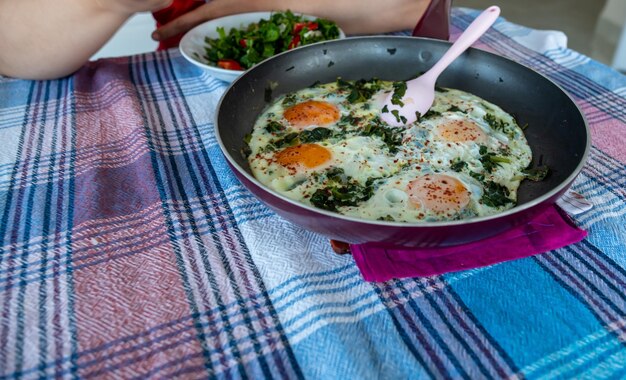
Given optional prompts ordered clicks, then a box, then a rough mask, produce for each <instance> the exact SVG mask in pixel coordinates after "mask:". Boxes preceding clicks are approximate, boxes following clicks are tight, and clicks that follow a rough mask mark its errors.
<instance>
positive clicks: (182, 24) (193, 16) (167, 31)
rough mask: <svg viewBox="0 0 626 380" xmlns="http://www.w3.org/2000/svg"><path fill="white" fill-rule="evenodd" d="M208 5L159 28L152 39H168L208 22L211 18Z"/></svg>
mask: <svg viewBox="0 0 626 380" xmlns="http://www.w3.org/2000/svg"><path fill="white" fill-rule="evenodd" d="M207 5H208V4H207ZM207 5H203V6H201V7H199V8H197V9H194V10H193V11H191V12H189V13H185V14H184V15H182V16H180V17H178V18H176V19H174V20H172V21H170V22H168V23H167V24H165V25H163V26H162V27H160V28H158V29H157V30H155V31H154V32H153V33H152V39H153V40H155V41H161V40H165V39H168V38H170V37H173V36H176V35H178V34H180V33H184V32H187V31H188V30H189V29H191V28H193V27H194V26H196V25H198V24H200V23H202V22H203V21H205V20H208V19H209V18H210V12H209V9H208V7H207Z"/></svg>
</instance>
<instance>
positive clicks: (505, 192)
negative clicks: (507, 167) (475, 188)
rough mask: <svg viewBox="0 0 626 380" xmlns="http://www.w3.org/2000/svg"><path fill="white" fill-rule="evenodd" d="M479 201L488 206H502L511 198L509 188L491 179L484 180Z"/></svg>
mask: <svg viewBox="0 0 626 380" xmlns="http://www.w3.org/2000/svg"><path fill="white" fill-rule="evenodd" d="M480 200H481V202H482V203H483V204H485V205H487V206H489V207H502V206H505V205H507V204H509V203H513V200H512V199H511V198H509V189H508V188H507V187H506V186H503V185H500V184H499V183H496V182H493V181H485V183H484V187H483V196H482V197H481V198H480Z"/></svg>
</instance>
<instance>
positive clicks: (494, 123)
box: [483, 113, 507, 132]
mask: <svg viewBox="0 0 626 380" xmlns="http://www.w3.org/2000/svg"><path fill="white" fill-rule="evenodd" d="M483 120H485V121H486V122H487V124H489V126H490V127H491V128H493V129H494V130H496V131H501V132H505V128H506V126H507V124H506V123H505V122H504V120H501V119H498V118H496V117H495V116H494V115H493V114H492V113H488V114H486V115H485V116H483Z"/></svg>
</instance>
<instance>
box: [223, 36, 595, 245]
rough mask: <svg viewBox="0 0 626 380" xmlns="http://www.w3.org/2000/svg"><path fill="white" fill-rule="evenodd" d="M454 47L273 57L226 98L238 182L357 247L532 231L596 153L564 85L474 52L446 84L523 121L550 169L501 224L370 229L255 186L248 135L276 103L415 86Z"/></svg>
mask: <svg viewBox="0 0 626 380" xmlns="http://www.w3.org/2000/svg"><path fill="white" fill-rule="evenodd" d="M449 46H450V43H448V42H445V41H439V40H431V39H424V38H416V37H399V36H376V37H354V38H347V39H343V40H335V41H330V42H324V43H318V44H314V45H309V46H305V47H302V48H298V49H295V50H292V51H289V52H286V53H282V54H279V55H277V56H274V57H272V58H270V59H268V60H266V61H264V62H262V63H261V64H259V65H257V66H255V67H253V68H252V69H250V70H249V71H247V72H245V73H244V74H243V75H242V76H241V77H240V78H238V79H237V80H235V81H234V82H233V83H232V84H231V86H230V87H229V88H228V89H227V91H226V92H225V94H224V95H223V97H222V99H221V102H220V104H219V106H218V112H217V116H216V135H217V139H218V141H219V144H220V146H221V148H222V151H223V153H224V155H225V157H226V159H227V160H228V162H229V164H230V166H231V167H232V169H233V171H234V173H235V175H236V176H237V177H238V178H239V179H240V180H241V182H242V183H243V184H244V186H246V187H247V188H248V189H249V190H250V191H251V192H252V193H253V194H255V195H256V196H257V197H258V198H259V199H260V200H261V201H262V202H264V203H266V204H267V205H268V206H270V207H271V208H273V209H274V210H275V211H277V212H278V213H279V214H280V215H282V216H283V217H285V218H286V219H288V220H290V221H292V222H293V223H296V224H298V225H301V226H303V227H305V228H307V229H310V230H313V231H316V232H319V233H322V234H324V235H326V236H328V237H329V238H332V239H337V240H342V241H346V242H348V243H364V242H368V241H377V242H380V241H384V242H389V243H392V244H396V245H405V246H447V245H454V244H461V243H466V242H470V241H475V240H478V239H482V238H486V237H489V236H492V235H494V234H497V233H499V232H502V231H504V230H506V229H509V228H511V227H513V226H516V225H518V224H520V223H524V222H526V221H528V220H529V219H530V218H532V217H533V216H534V215H536V214H537V213H539V212H541V211H542V210H544V209H545V208H546V207H549V206H551V205H552V204H553V203H554V202H555V201H556V200H557V199H558V197H559V196H560V195H562V194H563V193H564V192H565V191H566V190H567V189H568V188H569V186H570V185H571V183H572V182H573V180H574V178H575V177H576V176H577V175H578V173H579V172H580V170H581V169H582V167H583V165H584V162H585V160H586V157H587V154H588V152H589V147H590V136H589V130H588V127H587V124H586V121H585V119H584V117H583V115H582V114H581V112H580V110H579V109H578V107H577V106H576V104H575V103H574V102H573V100H572V99H571V98H570V97H569V96H568V95H567V94H566V93H565V92H564V91H563V90H562V89H561V88H559V87H558V86H557V85H556V84H554V83H553V82H552V81H550V80H549V79H547V78H546V77H544V76H543V75H540V74H538V73H537V72H535V71H533V70H531V69H529V68H527V67H525V66H522V65H520V64H517V63H515V62H514V61H511V60H509V59H506V58H503V57H500V56H498V55H495V54H491V53H487V52H484V51H482V50H478V49H473V48H470V49H469V50H468V51H466V52H465V53H464V54H463V55H462V56H461V57H459V58H458V59H457V60H456V61H455V62H454V63H453V64H452V65H450V66H449V67H448V68H447V69H446V70H445V71H444V73H443V74H442V75H441V76H440V78H439V81H438V85H440V86H442V87H452V88H457V89H460V90H464V91H468V92H470V93H473V94H476V95H478V96H480V97H482V98H484V99H486V100H488V101H490V102H492V103H494V104H497V105H499V106H500V107H502V108H503V109H504V110H505V111H507V112H509V113H511V114H513V115H515V117H516V118H517V120H518V123H519V124H520V125H524V124H528V128H527V129H526V130H525V133H526V137H527V139H528V142H529V144H530V146H531V148H532V150H533V156H534V158H535V164H545V165H548V166H549V167H550V175H549V176H548V177H547V178H546V179H545V180H543V181H541V182H531V181H524V182H523V183H522V185H521V187H520V189H519V194H518V205H517V206H516V207H514V208H513V209H511V210H508V211H506V212H503V213H500V214H498V215H494V216H489V217H481V218H474V219H469V220H462V221H452V222H427V223H398V222H382V221H366V220H361V219H356V218H350V217H346V216H342V215H339V214H336V213H332V212H328V211H324V210H320V209H317V208H314V207H309V206H306V205H303V204H300V203H298V202H295V201H292V200H290V199H288V198H286V197H284V196H281V195H279V194H278V193H276V192H274V191H272V190H269V189H267V188H266V187H265V186H263V185H262V184H261V183H260V182H258V181H256V180H255V179H254V178H253V177H252V175H251V172H250V169H249V167H248V163H247V161H246V159H245V158H244V157H243V155H242V154H241V150H242V147H243V146H244V135H245V134H247V133H249V132H250V131H251V130H252V126H253V124H254V121H255V119H256V118H257V116H258V115H259V114H260V112H261V111H262V110H263V109H264V108H265V107H266V106H267V105H268V102H269V101H271V100H272V99H274V98H276V97H277V96H279V95H281V94H284V93H287V92H291V91H295V90H299V89H301V88H304V87H307V86H310V85H311V84H313V83H315V82H316V81H320V82H322V83H326V82H333V81H335V80H336V79H337V77H342V78H344V79H347V80H356V79H362V78H365V79H370V78H374V77H375V78H380V79H383V80H407V79H410V78H412V77H415V76H416V75H418V74H419V73H421V72H424V71H426V70H427V69H429V68H430V67H431V66H432V65H433V64H434V63H435V62H436V60H437V59H438V58H439V57H440V56H441V55H443V53H444V52H445V51H446V50H447V49H448V48H449Z"/></svg>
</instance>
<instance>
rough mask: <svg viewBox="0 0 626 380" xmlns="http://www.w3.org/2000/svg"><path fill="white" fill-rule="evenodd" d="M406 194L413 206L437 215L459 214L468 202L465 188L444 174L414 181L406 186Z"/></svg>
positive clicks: (425, 176) (468, 198) (430, 175)
mask: <svg viewBox="0 0 626 380" xmlns="http://www.w3.org/2000/svg"><path fill="white" fill-rule="evenodd" d="M407 194H408V195H409V200H410V201H411V203H413V204H414V205H415V206H417V207H421V208H424V209H427V210H430V211H433V212H435V213H438V214H441V213H445V214H448V215H450V214H454V213H456V212H459V211H461V210H462V209H463V208H464V207H465V206H467V204H468V203H469V201H470V195H469V193H468V191H467V188H466V187H465V186H464V185H463V184H462V183H461V182H460V181H459V180H457V179H456V178H454V177H450V176H448V175H445V174H427V175H424V176H422V177H419V178H417V179H414V180H413V181H411V182H410V183H409V184H408V186H407Z"/></svg>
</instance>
